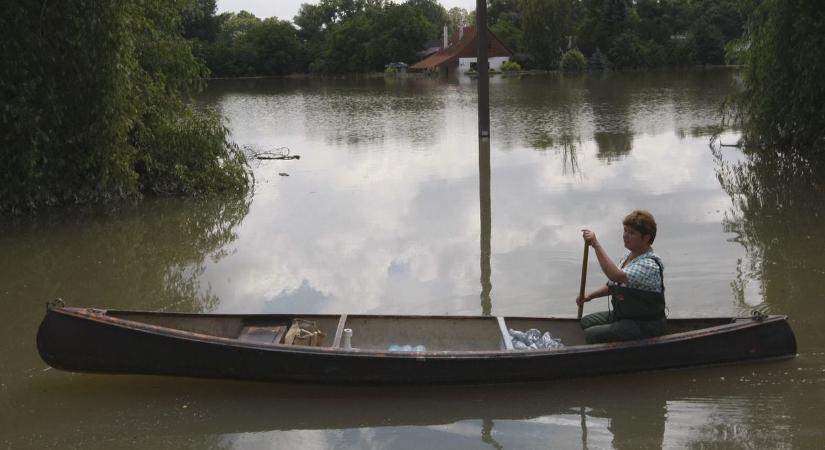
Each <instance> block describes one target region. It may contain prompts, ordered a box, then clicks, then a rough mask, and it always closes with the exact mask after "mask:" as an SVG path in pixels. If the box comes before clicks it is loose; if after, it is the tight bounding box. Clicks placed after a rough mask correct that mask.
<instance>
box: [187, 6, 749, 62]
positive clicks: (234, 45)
mask: <svg viewBox="0 0 825 450" xmlns="http://www.w3.org/2000/svg"><path fill="white" fill-rule="evenodd" d="M737 1H738V0H487V17H488V25H489V27H490V29H491V30H492V31H493V32H494V33H495V34H496V36H498V37H499V39H501V40H502V42H504V44H505V45H506V46H507V47H508V48H510V49H511V50H512V51H513V52H514V53H515V55H514V59H516V60H518V61H519V62H520V63H522V65H523V66H524V67H525V68H544V69H548V68H549V69H554V68H558V67H559V64H560V59H561V55H562V54H563V53H564V52H565V51H567V50H570V49H571V48H578V49H580V50H581V51H582V53H583V54H584V55H585V57H587V58H592V55H594V54H596V51H597V49H598V50H599V51H600V53H601V54H602V56H609V57H610V59H611V61H614V64H612V67H613V68H616V69H633V68H650V67H661V66H686V65H696V64H722V63H724V48H725V46H726V45H727V44H728V43H729V42H730V41H731V40H733V39H736V38H738V37H739V36H741V34H742V24H743V19H742V16H741V14H740V13H739V12H738V10H737V8H736V2H737ZM211 3H214V1H213V0H198V4H199V5H200V7H199V8H196V9H197V10H198V11H203V10H206V9H208V7H209V5H210V4H211ZM400 13H403V14H406V15H407V16H406V17H407V19H409V23H407V22H405V21H403V20H399V19H398V17H397V15H398V14H400ZM197 17H201V16H197ZM191 22H192V23H193V24H194V23H201V24H203V25H202V26H204V27H207V28H209V27H213V25H214V26H215V27H217V31H215V30H212V28H209V29H208V30H205V31H203V32H194V31H188V32H187V36H191V37H194V38H197V39H198V43H197V45H196V50H197V54H198V55H199V56H201V57H203V58H204V59H205V60H206V61H207V62H208V64H209V67H210V68H211V69H212V71H213V73H214V74H215V75H218V76H239V75H276V74H280V73H286V72H291V71H298V72H320V73H346V72H351V71H355V72H363V71H372V70H381V69H382V68H383V66H384V65H385V64H387V63H389V62H394V61H403V62H406V63H410V64H412V63H414V62H415V59H416V57H415V54H416V53H417V52H419V51H421V50H423V49H424V44H425V42H426V41H427V40H433V39H436V38H440V37H441V33H442V30H443V26H444V25H445V24H446V25H447V26H448V28H449V31H450V32H451V33H452V32H455V31H456V30H457V29H458V28H459V27H461V26H466V25H471V24H473V23H474V22H475V12H469V13H468V12H467V11H466V10H464V9H462V8H458V7H454V8H452V9H450V10H445V9H444V7H443V6H442V5H441V4H440V3H439V2H438V1H437V0H406V1H405V2H401V1H400V0H399V1H388V0H319V1H318V3H312V4H309V3H305V4H303V5H301V9H300V10H299V12H298V14H297V15H296V16H295V17H294V18H293V19H292V24H287V22H283V21H279V23H281V24H282V26H281V28H282V30H281V32H282V34H284V35H285V34H287V32H289V30H287V29H286V26H287V25H291V26H292V28H294V30H295V35H296V37H297V40H298V42H299V45H295V44H294V42H293V41H292V39H291V38H290V39H289V40H286V39H285V37H283V36H282V37H281V38H280V39H281V41H280V42H281V43H280V44H278V45H277V46H281V47H283V50H281V56H282V57H281V58H280V59H275V60H273V59H271V61H276V60H277V61H281V62H280V63H279V64H280V66H279V67H278V68H276V67H274V66H273V65H272V64H270V65H269V66H267V68H266V69H265V70H264V69H262V67H261V65H260V64H257V63H256V62H255V61H254V60H255V59H256V58H257V57H258V55H259V54H260V53H261V49H260V48H259V46H262V45H264V43H263V42H257V43H256V44H255V45H251V44H250V42H249V40H247V39H244V38H243V36H244V35H245V34H247V33H254V29H256V28H258V27H263V26H264V21H262V20H261V19H259V18H257V17H255V16H253V15H251V14H249V13H248V12H243V11H242V12H240V13H238V14H237V15H236V14H223V15H220V16H217V17H216V19H215V20H214V21H213V22H214V24H212V22H209V21H205V20H203V19H197V20H195V19H192V20H191ZM388 26H389V27H393V26H400V27H401V28H403V29H400V30H397V31H393V30H388V29H387V28H385V27H388ZM190 28H191V26H188V28H187V30H189V29H190ZM210 35H214V36H215V39H214V40H211V41H210V40H208V39H206V40H204V36H210ZM385 38H389V39H390V40H391V42H392V45H391V47H393V49H392V50H383V49H381V47H382V45H383V42H382V39H385ZM399 39H404V40H406V41H404V42H403V44H402V43H401V42H398V41H397V40H399ZM394 40H395V41H394ZM273 46H275V45H273ZM349 52H351V53H349ZM269 53H272V52H271V50H270V51H269ZM602 56H600V57H602ZM348 58H349V59H351V60H350V61H348ZM382 58H383V60H380V59H382ZM295 62H300V63H299V64H297V65H296V64H295Z"/></svg>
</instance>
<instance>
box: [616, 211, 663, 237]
mask: <svg viewBox="0 0 825 450" xmlns="http://www.w3.org/2000/svg"><path fill="white" fill-rule="evenodd" d="M622 225H624V226H626V227H630V228H633V229H634V230H636V231H638V232H639V233H640V234H641V235H642V236H650V243H651V244H652V243H653V240H654V239H656V219H654V218H653V214H650V211H648V210H646V209H635V210H633V211H631V212H630V214H628V215H626V216H625V218H624V220H623V221H622Z"/></svg>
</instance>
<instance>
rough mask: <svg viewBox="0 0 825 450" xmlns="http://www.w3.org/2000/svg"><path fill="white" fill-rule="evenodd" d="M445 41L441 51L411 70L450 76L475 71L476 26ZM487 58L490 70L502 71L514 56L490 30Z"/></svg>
mask: <svg viewBox="0 0 825 450" xmlns="http://www.w3.org/2000/svg"><path fill="white" fill-rule="evenodd" d="M445 31H446V28H445ZM445 35H446V32H445ZM445 41H446V45H445V46H444V47H443V48H442V49H441V50H439V51H437V52H435V53H433V54H431V55H430V56H427V57H426V58H424V59H422V60H421V61H418V62H417V63H415V64H413V65H412V66H410V69H413V70H439V71H440V72H442V73H444V74H448V75H449V74H454V73H465V72H467V71H469V70H475V68H476V63H477V62H478V33H477V32H476V27H475V26H474V25H473V26H468V27H462V28H460V29H459V30H457V31H456V32H455V33H453V34H452V36H450V37H449V39H445ZM487 56H488V61H489V62H490V70H501V65H502V64H503V63H504V62H506V61H508V60H509V59H510V57H511V56H513V52H512V51H511V50H510V49H509V48H507V46H506V45H504V43H503V42H501V40H500V39H499V38H498V37H497V36H496V35H495V34H493V32H492V31H490V30H489V29H488V30H487Z"/></svg>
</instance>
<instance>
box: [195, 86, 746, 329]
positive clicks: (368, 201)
mask: <svg viewBox="0 0 825 450" xmlns="http://www.w3.org/2000/svg"><path fill="white" fill-rule="evenodd" d="M640 76H641V77H642V78H644V80H636V79H635V78H633V77H628V76H627V75H617V77H619V79H609V78H608V79H589V78H587V79H570V78H558V77H534V78H525V79H522V80H512V79H496V80H495V82H494V83H493V84H492V93H491V97H492V114H493V123H492V129H493V132H492V136H493V139H492V142H491V147H492V161H491V164H492V176H491V185H492V200H491V204H492V208H491V209H492V233H491V234H492V236H491V245H492V276H491V282H492V292H491V297H492V306H493V312H494V313H499V314H559V315H565V314H571V313H572V312H573V311H574V310H575V307H574V305H572V301H571V300H570V299H572V298H573V297H574V296H575V290H576V286H575V285H576V283H571V282H570V280H571V279H575V278H576V273H577V271H578V268H577V265H578V263H579V258H580V249H579V247H580V245H581V241H580V237H579V230H580V229H581V228H582V227H584V226H587V227H592V228H593V229H595V230H597V233H598V234H599V236H600V238H601V240H602V241H603V242H604V243H605V244H606V245H607V248H608V249H609V250H610V254H611V256H613V257H615V258H618V257H619V256H620V254H621V252H622V251H623V249H622V248H621V242H620V229H621V227H620V222H621V218H622V217H623V216H624V214H626V213H627V212H628V211H630V210H631V209H633V208H636V207H643V208H648V209H650V210H651V211H653V212H654V214H655V215H656V216H657V217H658V220H659V222H660V230H661V232H660V234H659V237H658V238H657V243H656V246H655V247H656V249H657V251H658V252H659V253H660V254H661V255H662V256H663V257H664V258H665V262H666V264H667V266H668V268H667V273H668V290H669V291H668V292H669V293H671V298H673V299H675V301H673V302H672V303H671V306H670V308H671V313H672V314H674V315H676V316H679V315H724V314H730V313H732V312H733V310H734V307H735V305H734V302H733V300H732V298H733V297H732V295H731V289H730V282H731V280H732V279H733V278H734V277H735V275H736V274H735V269H736V260H737V258H739V257H741V254H742V250H741V248H740V247H739V246H738V245H736V244H735V243H731V242H728V239H729V238H730V236H729V235H727V234H726V233H725V232H724V231H723V229H722V227H721V225H720V222H721V218H722V214H723V211H724V210H725V208H726V207H727V206H728V205H729V203H730V199H729V197H728V196H727V195H726V194H725V193H724V192H723V191H722V190H721V189H720V187H719V183H718V181H717V180H716V178H715V173H714V171H713V158H712V155H711V154H710V152H709V150H708V141H709V138H708V136H707V133H704V134H703V133H702V132H701V130H702V129H704V128H707V127H711V126H713V125H714V124H715V123H716V121H717V117H716V116H715V115H714V114H713V110H712V106H709V105H713V104H714V103H713V99H715V98H718V97H719V96H720V95H721V93H723V92H725V91H726V89H727V85H726V80H728V81H729V76H730V75H729V74H726V73H721V74H720V73H709V74H701V73H700V74H698V75H697V74H693V73H691V74H688V75H686V76H685V79H684V80H675V81H674V80H672V79H671V78H669V77H666V76H661V75H660V76H659V77H658V78H657V77H656V76H655V75H650V74H642V75H640ZM651 77H652V78H651ZM657 81H658V85H657V84H656V82H657ZM314 83H316V82H315V81H294V80H293V81H288V82H283V81H282V80H270V81H259V82H258V83H257V84H254V83H253V84H250V83H249V82H247V83H246V84H239V83H237V82H233V83H228V86H227V85H220V84H219V85H215V86H213V88H212V91H211V92H210V95H209V96H207V100H206V102H207V103H211V104H213V105H217V107H218V108H219V109H220V110H221V111H222V112H223V113H224V114H225V115H226V116H227V117H228V120H229V125H230V128H231V129H232V131H233V134H234V136H235V138H236V139H237V140H238V142H239V143H240V144H241V145H243V146H246V148H248V149H250V150H257V151H263V150H267V149H273V148H276V147H282V146H286V147H289V149H290V150H291V152H292V153H293V154H300V155H301V159H300V160H298V161H276V162H272V161H263V162H256V163H255V173H256V178H257V180H258V185H257V188H256V192H255V197H254V198H255V200H254V202H253V205H252V207H251V208H250V213H249V215H248V216H247V217H246V219H245V220H244V222H243V224H242V225H241V226H240V227H239V229H238V235H239V239H238V240H237V241H236V242H234V243H233V247H234V250H235V254H234V255H233V256H230V257H228V258H225V259H223V260H222V261H221V262H220V263H219V264H215V265H212V266H210V267H208V268H207V271H206V274H205V278H206V279H207V280H209V282H210V288H211V289H212V290H213V292H214V293H215V294H216V295H217V296H218V297H219V298H221V299H222V300H221V303H220V306H219V310H220V311H249V312H264V311H267V312H275V311H277V312H287V311H289V312H294V311H302V312H333V313H337V312H342V311H347V312H350V313H356V312H358V313H379V312H380V313H427V314H429V313H432V314H444V313H446V314H479V313H481V312H482V309H481V305H480V303H479V291H480V289H481V286H480V284H479V277H480V273H479V265H478V260H479V238H480V224H479V204H478V198H479V197H478V183H479V179H478V159H477V147H476V144H475V142H476V139H475V126H476V115H475V105H474V100H473V99H474V93H473V89H474V84H472V83H468V82H467V80H464V83H457V84H450V83H443V82H438V81H436V80H420V79H419V80H400V81H393V82H385V81H383V80H365V81H361V82H345V81H332V82H329V83H327V84H325V85H324V87H323V88H322V89H317V88H316V86H315V85H314ZM259 84H260V85H262V86H259ZM697 130H699V131H697ZM697 133H698V134H699V135H698V136H695V137H694V136H693V135H692V134H697ZM281 172H284V173H288V174H289V176H288V177H285V176H279V175H278V173H281ZM590 273H591V274H592V275H591V281H590V283H589V286H590V287H591V288H592V287H595V286H596V285H597V284H598V283H601V282H602V277H601V276H600V274H599V273H598V268H597V267H596V265H595V262H592V265H591V271H590ZM682 298H686V301H682V300H681V299H682ZM749 300H750V301H751V302H752V303H758V300H753V299H749Z"/></svg>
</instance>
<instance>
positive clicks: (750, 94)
mask: <svg viewBox="0 0 825 450" xmlns="http://www.w3.org/2000/svg"><path fill="white" fill-rule="evenodd" d="M742 10H743V12H744V13H745V15H746V19H747V26H746V33H745V35H744V37H743V38H742V40H741V41H740V42H738V43H737V44H738V45H734V46H732V47H731V50H732V51H737V50H738V52H739V55H737V58H738V60H740V61H742V62H743V63H744V64H745V68H744V71H743V73H742V89H741V91H740V92H738V93H737V94H735V95H734V96H733V97H732V98H731V102H730V103H729V109H728V117H729V118H730V119H733V120H735V121H736V122H737V123H738V124H740V125H741V126H742V127H743V131H744V139H745V141H746V142H747V144H748V145H747V146H746V149H748V151H751V152H754V153H756V154H758V155H759V157H761V158H765V159H769V160H776V164H777V165H779V166H783V167H785V168H787V169H788V170H796V169H799V168H802V167H818V169H819V170H822V169H823V167H824V166H825V83H823V82H822V73H823V71H825V54H824V53H823V52H822V48H823V45H825V8H823V6H822V4H821V2H818V1H814V0H761V1H756V0H743V1H742Z"/></svg>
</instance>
